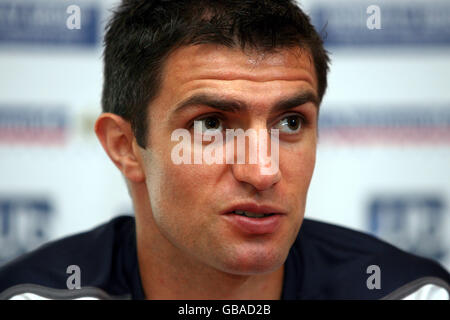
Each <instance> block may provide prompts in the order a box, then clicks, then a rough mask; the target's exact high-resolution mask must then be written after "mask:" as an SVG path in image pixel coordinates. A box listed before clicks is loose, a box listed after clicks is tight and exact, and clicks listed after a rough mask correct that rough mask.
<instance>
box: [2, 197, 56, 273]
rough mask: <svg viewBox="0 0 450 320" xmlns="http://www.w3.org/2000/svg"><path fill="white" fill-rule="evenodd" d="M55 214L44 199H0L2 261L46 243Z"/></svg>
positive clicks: (48, 202)
mask: <svg viewBox="0 0 450 320" xmlns="http://www.w3.org/2000/svg"><path fill="white" fill-rule="evenodd" d="M52 214H53V207H52V205H51V203H50V201H49V200H48V199H45V198H25V197H24V198H20V197H13V198H0V264H3V263H5V262H6V261H8V260H11V259H13V258H15V257H16V256H18V255H20V254H23V253H25V252H28V251H30V250H33V249H35V248H36V247H38V246H39V245H41V244H42V243H44V242H46V241H47V240H48V231H49V225H50V224H49V221H50V219H51V216H52Z"/></svg>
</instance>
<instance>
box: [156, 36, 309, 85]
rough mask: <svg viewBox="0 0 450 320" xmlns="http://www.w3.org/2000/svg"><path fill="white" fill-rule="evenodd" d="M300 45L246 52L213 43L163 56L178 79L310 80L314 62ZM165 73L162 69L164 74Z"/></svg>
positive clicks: (167, 68)
mask: <svg viewBox="0 0 450 320" xmlns="http://www.w3.org/2000/svg"><path fill="white" fill-rule="evenodd" d="M310 57H311V56H310V54H309V52H308V51H306V50H304V49H301V48H292V49H282V50H279V51H277V52H273V53H267V52H255V51H252V52H248V53H245V52H243V51H242V50H240V49H238V48H227V47H224V46H220V45H214V44H203V45H195V46H185V47H181V48H179V49H177V50H175V51H174V52H173V53H172V54H171V55H170V56H169V58H168V59H167V62H166V68H165V69H166V71H168V72H174V71H175V72H176V73H175V74H174V75H175V76H176V78H177V80H178V81H183V82H184V81H189V80H194V79H202V78H211V79H214V78H216V79H223V80H237V79H246V80H250V81H271V80H277V79H278V80H297V79H299V80H300V79H303V80H305V81H308V82H310V83H311V84H314V83H315V81H316V79H315V78H316V77H315V71H314V64H313V63H312V58H310ZM167 75H168V74H167V73H166V76H167Z"/></svg>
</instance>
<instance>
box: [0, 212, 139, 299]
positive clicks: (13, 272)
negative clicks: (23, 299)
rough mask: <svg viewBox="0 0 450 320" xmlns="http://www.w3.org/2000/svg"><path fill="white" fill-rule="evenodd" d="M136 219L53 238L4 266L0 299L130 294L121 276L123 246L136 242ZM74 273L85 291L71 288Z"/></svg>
mask: <svg viewBox="0 0 450 320" xmlns="http://www.w3.org/2000/svg"><path fill="white" fill-rule="evenodd" d="M133 232H134V218H133V217H129V216H122V217H118V218H115V219H113V220H111V221H109V222H108V223H105V224H103V225H100V226H98V227H96V228H95V229H92V230H90V231H88V232H83V233H79V234H76V235H73V236H69V237H66V238H63V239H60V240H56V241H52V242H49V243H47V244H45V245H43V246H41V247H40V248H38V249H37V250H35V251H32V252H30V253H28V254H25V255H23V256H21V257H19V258H17V259H15V260H13V261H11V262H9V263H7V264H6V265H4V266H3V267H1V268H0V299H9V298H12V297H14V296H19V295H22V294H28V295H31V296H33V295H34V296H37V297H39V296H41V297H47V298H53V299H55V298H57V299H58V298H59V299H63V298H83V297H92V298H100V299H101V298H107V297H109V296H110V295H117V296H119V295H122V294H124V293H126V290H125V287H126V285H125V284H123V283H120V280H116V279H120V277H116V274H115V273H117V272H118V270H117V269H120V268H121V267H122V266H121V264H122V262H121V261H122V260H123V259H121V257H120V256H121V255H123V254H124V251H126V250H123V249H121V248H122V247H123V246H124V245H126V244H127V242H130V241H132V240H133V239H132V235H133ZM73 272H78V273H79V274H80V282H81V287H82V289H81V290H68V286H67V281H68V278H69V277H70V276H71V274H72V273H73Z"/></svg>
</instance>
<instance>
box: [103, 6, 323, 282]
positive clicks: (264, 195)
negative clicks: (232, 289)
mask: <svg viewBox="0 0 450 320" xmlns="http://www.w3.org/2000/svg"><path fill="white" fill-rule="evenodd" d="M327 70H328V57H327V55H326V52H325V50H324V49H323V47H322V42H321V40H320V37H319V36H318V35H317V34H316V32H315V31H314V29H313V27H312V26H311V25H310V23H309V20H308V18H307V16H305V15H304V14H303V13H302V12H301V11H300V9H298V8H297V7H296V6H294V5H293V4H292V3H291V2H290V1H259V0H255V1H242V0H241V1H199V0H195V1H194V0H193V1H125V3H124V4H123V5H122V6H121V7H120V8H119V10H118V11H117V13H116V14H115V15H114V16H113V19H112V20H111V23H110V25H109V29H108V33H107V35H106V48H105V87H104V92H103V109H104V111H105V113H104V114H103V115H102V116H101V117H100V118H99V120H98V121H97V124H96V131H97V135H98V136H99V139H100V141H101V142H102V144H103V146H104V148H105V150H106V151H107V153H108V155H109V156H110V157H111V159H112V160H113V162H114V163H115V164H116V165H117V167H118V168H119V169H120V170H121V172H122V173H123V174H124V176H125V177H126V178H127V180H128V181H129V182H130V185H131V194H132V196H133V202H134V205H135V210H136V219H137V222H138V223H137V231H138V242H139V241H141V242H140V243H141V245H140V251H141V252H145V251H146V250H148V251H152V253H153V254H157V255H159V258H161V259H170V261H173V262H174V265H175V266H176V267H178V268H183V267H185V266H188V265H189V266H193V267H196V268H197V270H206V269H207V268H213V269H215V270H218V271H221V272H226V273H229V274H240V275H251V274H259V273H267V272H270V271H274V270H276V269H277V268H279V267H280V266H281V265H282V264H283V263H284V260H285V259H286V257H287V254H288V251H289V248H290V246H291V245H292V243H293V241H294V240H295V237H296V235H297V233H298V230H299V228H300V225H301V223H302V221H303V215H304V209H305V203H306V194H307V191H308V187H309V183H310V180H311V177H312V173H313V170H314V164H315V152H316V143H317V140H316V139H317V122H318V108H319V104H320V101H321V99H322V96H323V94H324V92H325V89H326V74H327ZM194 121H200V123H201V124H202V128H205V130H213V131H217V130H218V131H219V132H225V129H243V130H248V129H254V130H259V129H266V130H271V129H278V130H279V146H278V147H279V165H278V166H279V170H277V171H276V172H275V173H273V174H270V175H263V174H261V170H260V165H259V164H248V163H246V164H236V163H232V164H227V163H225V162H224V163H223V164H211V165H209V164H205V163H202V164H190V165H187V164H181V165H180V164H175V163H174V162H173V161H172V158H171V155H172V151H173V148H174V146H175V145H176V144H177V142H174V141H172V139H171V137H172V133H173V132H174V131H175V130H177V129H180V128H181V129H186V130H187V131H189V132H191V133H194V132H193V122H194ZM258 139H259V138H258ZM195 144H196V142H192V145H193V149H194V145H195ZM225 144H226V143H224V145H223V148H224V149H225V148H226V146H225ZM206 145H208V143H203V147H205V146H206ZM243 211H245V213H244V212H243ZM242 213H244V214H246V215H250V216H251V215H255V213H256V214H257V215H262V214H269V215H270V216H269V217H264V218H259V217H244V216H242V215H240V214H242ZM272 214H274V215H272ZM138 247H139V245H138ZM202 268H203V269H202Z"/></svg>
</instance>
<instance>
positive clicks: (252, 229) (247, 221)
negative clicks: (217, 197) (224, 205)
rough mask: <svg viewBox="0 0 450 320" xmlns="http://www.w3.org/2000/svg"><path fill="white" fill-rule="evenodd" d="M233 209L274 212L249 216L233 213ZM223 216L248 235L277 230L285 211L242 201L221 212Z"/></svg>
mask: <svg viewBox="0 0 450 320" xmlns="http://www.w3.org/2000/svg"><path fill="white" fill-rule="evenodd" d="M234 210H243V211H250V212H255V213H260V214H262V213H264V214H268V213H274V215H272V216H268V217H264V218H249V217H245V216H240V215H237V214H233V213H232V212H233V211H234ZM222 215H223V217H224V218H225V219H226V220H227V221H228V222H229V223H230V224H231V225H233V226H234V227H235V228H236V229H237V230H239V231H240V232H242V233H244V234H248V235H264V234H271V233H274V232H276V231H277V229H278V228H279V226H280V224H281V222H282V219H283V217H284V216H285V215H286V213H285V212H284V211H283V210H281V209H280V208H277V207H275V206H271V205H259V204H255V203H242V204H238V205H234V206H231V207H229V208H228V209H226V210H225V211H223V212H222Z"/></svg>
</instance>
